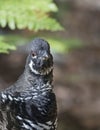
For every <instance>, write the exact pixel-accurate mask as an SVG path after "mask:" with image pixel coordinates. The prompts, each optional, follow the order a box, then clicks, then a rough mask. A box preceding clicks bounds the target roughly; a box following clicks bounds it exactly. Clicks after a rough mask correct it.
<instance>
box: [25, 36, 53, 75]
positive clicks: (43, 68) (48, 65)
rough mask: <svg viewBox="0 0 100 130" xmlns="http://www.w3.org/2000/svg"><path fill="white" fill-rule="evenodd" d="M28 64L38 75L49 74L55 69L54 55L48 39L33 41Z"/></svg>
mask: <svg viewBox="0 0 100 130" xmlns="http://www.w3.org/2000/svg"><path fill="white" fill-rule="evenodd" d="M27 64H28V67H29V69H30V71H31V72H32V73H33V74H36V75H47V74H49V73H50V72H51V71H52V70H53V57H52V55H51V53H50V46H49V44H48V42H47V41H45V40H43V39H40V38H36V39H34V40H33V41H32V43H31V51H30V54H29V57H28V63H27Z"/></svg>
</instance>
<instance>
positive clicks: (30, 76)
mask: <svg viewBox="0 0 100 130" xmlns="http://www.w3.org/2000/svg"><path fill="white" fill-rule="evenodd" d="M24 79H25V80H27V81H28V82H29V83H30V84H31V85H32V86H33V87H34V88H36V89H38V90H41V89H43V90H44V88H46V89H52V86H53V85H52V81H53V72H52V71H51V72H50V73H49V74H48V75H36V74H34V73H32V72H31V71H30V69H29V68H28V67H26V69H25V71H24Z"/></svg>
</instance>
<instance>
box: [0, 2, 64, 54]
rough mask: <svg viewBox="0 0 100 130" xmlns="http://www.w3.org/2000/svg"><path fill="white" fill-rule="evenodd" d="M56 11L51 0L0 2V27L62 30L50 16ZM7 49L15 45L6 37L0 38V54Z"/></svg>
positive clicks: (12, 48) (13, 47) (11, 48)
mask: <svg viewBox="0 0 100 130" xmlns="http://www.w3.org/2000/svg"><path fill="white" fill-rule="evenodd" d="M57 11H58V9H57V6H56V5H55V3H54V2H53V1H52V0H46V1H45V0H41V1H39V0H28V1H27V0H21V1H20V0H1V1H0V26H1V28H5V27H8V28H9V29H11V30H15V29H21V30H22V29H28V30H33V31H38V30H51V31H57V30H62V27H61V25H60V24H59V23H58V22H57V21H56V19H55V18H52V17H51V15H50V13H54V12H57ZM12 33H13V31H12ZM12 37H13V36H12ZM14 38H15V37H14ZM5 39H6V40H5ZM12 39H13V38H12ZM12 41H13V40H12ZM9 49H10V50H14V49H15V45H14V44H12V42H11V43H8V42H7V35H5V36H0V52H1V53H7V52H8V50H9Z"/></svg>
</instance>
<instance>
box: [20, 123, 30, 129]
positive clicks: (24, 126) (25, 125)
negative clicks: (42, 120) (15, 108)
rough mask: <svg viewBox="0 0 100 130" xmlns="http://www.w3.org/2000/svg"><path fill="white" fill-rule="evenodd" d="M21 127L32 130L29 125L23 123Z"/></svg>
mask: <svg viewBox="0 0 100 130" xmlns="http://www.w3.org/2000/svg"><path fill="white" fill-rule="evenodd" d="M22 127H23V128H25V129H27V130H32V128H31V127H30V126H29V125H27V124H25V123H23V126H22Z"/></svg>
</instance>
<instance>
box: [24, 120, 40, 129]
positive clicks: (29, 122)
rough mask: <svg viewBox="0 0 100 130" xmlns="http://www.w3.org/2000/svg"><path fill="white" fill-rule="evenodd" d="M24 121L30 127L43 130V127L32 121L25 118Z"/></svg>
mask: <svg viewBox="0 0 100 130" xmlns="http://www.w3.org/2000/svg"><path fill="white" fill-rule="evenodd" d="M25 121H26V122H27V123H28V124H29V125H30V126H31V127H32V128H35V129H37V130H43V128H41V127H39V126H38V125H36V124H33V122H32V121H30V120H28V119H25Z"/></svg>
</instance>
